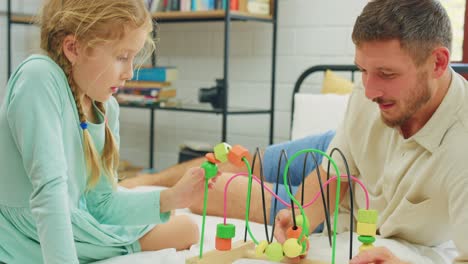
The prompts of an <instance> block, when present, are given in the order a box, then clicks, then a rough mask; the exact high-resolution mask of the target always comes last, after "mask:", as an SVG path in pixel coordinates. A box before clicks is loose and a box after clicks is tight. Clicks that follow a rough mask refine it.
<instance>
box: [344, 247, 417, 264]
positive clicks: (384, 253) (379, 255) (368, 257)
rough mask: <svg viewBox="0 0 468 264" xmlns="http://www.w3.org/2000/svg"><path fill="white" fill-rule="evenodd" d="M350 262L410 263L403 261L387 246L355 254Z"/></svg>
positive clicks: (377, 263)
mask: <svg viewBox="0 0 468 264" xmlns="http://www.w3.org/2000/svg"><path fill="white" fill-rule="evenodd" d="M349 263H350V264H369V263H374V264H408V262H403V261H401V260H400V259H398V258H397V257H396V256H395V255H393V253H392V252H390V250H388V249H387V248H385V247H376V248H371V249H368V250H364V251H362V252H361V253H359V254H358V255H357V256H355V257H354V258H353V259H352V260H351V261H350V262H349Z"/></svg>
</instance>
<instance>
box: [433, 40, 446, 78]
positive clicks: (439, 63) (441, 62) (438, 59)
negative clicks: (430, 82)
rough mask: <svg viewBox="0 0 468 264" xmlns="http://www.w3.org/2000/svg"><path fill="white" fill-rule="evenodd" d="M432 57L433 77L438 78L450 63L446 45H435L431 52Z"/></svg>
mask: <svg viewBox="0 0 468 264" xmlns="http://www.w3.org/2000/svg"><path fill="white" fill-rule="evenodd" d="M432 56H433V59H434V64H433V65H434V66H433V67H434V68H433V72H432V73H433V77H435V78H439V77H440V76H442V75H443V74H444V72H445V71H446V70H447V68H448V67H449V64H450V51H449V50H448V49H447V48H446V47H437V48H436V49H434V51H433V52H432Z"/></svg>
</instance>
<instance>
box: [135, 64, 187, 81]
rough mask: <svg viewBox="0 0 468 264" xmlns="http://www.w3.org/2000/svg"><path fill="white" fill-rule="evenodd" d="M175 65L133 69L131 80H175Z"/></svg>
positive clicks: (176, 73)
mask: <svg viewBox="0 0 468 264" xmlns="http://www.w3.org/2000/svg"><path fill="white" fill-rule="evenodd" d="M177 75H178V70H177V68H175V67H148V68H139V69H135V71H134V73H133V79H132V81H150V82H171V81H175V80H177Z"/></svg>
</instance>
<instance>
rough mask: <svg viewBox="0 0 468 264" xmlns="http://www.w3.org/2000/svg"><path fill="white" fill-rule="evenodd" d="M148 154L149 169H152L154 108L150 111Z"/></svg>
mask: <svg viewBox="0 0 468 264" xmlns="http://www.w3.org/2000/svg"><path fill="white" fill-rule="evenodd" d="M150 113H151V114H150V135H149V136H150V142H149V144H150V153H149V159H150V160H149V168H150V169H153V168H154V108H152V109H150Z"/></svg>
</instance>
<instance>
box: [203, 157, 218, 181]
mask: <svg viewBox="0 0 468 264" xmlns="http://www.w3.org/2000/svg"><path fill="white" fill-rule="evenodd" d="M200 167H202V169H204V170H205V178H206V179H208V180H209V179H211V178H213V177H214V176H216V174H218V166H216V164H214V163H211V162H209V161H205V162H203V163H202V165H201V166H200Z"/></svg>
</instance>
